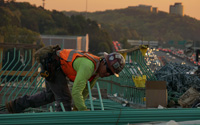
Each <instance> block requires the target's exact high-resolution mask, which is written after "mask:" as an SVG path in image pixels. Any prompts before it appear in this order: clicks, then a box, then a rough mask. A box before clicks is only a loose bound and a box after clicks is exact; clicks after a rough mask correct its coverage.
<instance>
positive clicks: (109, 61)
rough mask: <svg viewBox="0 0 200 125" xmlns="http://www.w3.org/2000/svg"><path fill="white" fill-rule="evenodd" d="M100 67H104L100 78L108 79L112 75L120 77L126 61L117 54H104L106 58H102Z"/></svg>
mask: <svg viewBox="0 0 200 125" xmlns="http://www.w3.org/2000/svg"><path fill="white" fill-rule="evenodd" d="M100 66H101V67H102V68H101V69H100V70H101V71H100V72H99V75H100V77H107V76H110V75H115V76H119V75H118V74H119V73H120V72H121V71H122V69H123V68H124V66H125V59H124V57H123V56H122V55H121V54H120V53H117V52H113V53H110V54H107V53H104V58H102V60H101V64H100Z"/></svg>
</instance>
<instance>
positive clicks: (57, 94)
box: [13, 68, 72, 112]
mask: <svg viewBox="0 0 200 125" xmlns="http://www.w3.org/2000/svg"><path fill="white" fill-rule="evenodd" d="M45 82H46V90H45V91H41V92H39V93H36V94H34V95H31V96H28V95H25V96H22V97H19V98H17V99H16V100H14V101H13V104H14V107H13V108H14V110H15V111H16V112H22V111H23V110H24V109H26V108H29V107H33V108H36V107H39V106H42V105H46V104H48V103H51V102H53V101H56V111H62V109H61V106H60V102H62V103H63V105H64V107H65V110H66V111H71V102H72V97H71V93H70V90H69V87H68V83H69V80H67V79H66V76H65V75H64V73H63V71H62V70H61V68H59V69H57V70H56V71H55V79H54V81H48V80H45Z"/></svg>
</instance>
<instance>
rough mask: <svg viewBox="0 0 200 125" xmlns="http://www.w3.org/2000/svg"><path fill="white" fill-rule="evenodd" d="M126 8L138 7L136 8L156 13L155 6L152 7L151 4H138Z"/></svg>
mask: <svg viewBox="0 0 200 125" xmlns="http://www.w3.org/2000/svg"><path fill="white" fill-rule="evenodd" d="M128 8H134V9H138V10H142V11H147V12H153V13H158V8H157V7H152V6H148V5H142V4H140V5H139V6H129V7H128Z"/></svg>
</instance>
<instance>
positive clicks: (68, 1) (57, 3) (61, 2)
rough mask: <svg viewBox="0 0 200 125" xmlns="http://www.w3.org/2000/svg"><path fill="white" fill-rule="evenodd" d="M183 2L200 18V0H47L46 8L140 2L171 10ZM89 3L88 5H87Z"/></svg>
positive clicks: (113, 6) (187, 12) (105, 6)
mask: <svg viewBox="0 0 200 125" xmlns="http://www.w3.org/2000/svg"><path fill="white" fill-rule="evenodd" d="M16 1H17V2H29V3H31V4H35V5H36V6H42V5H43V0H16ZM176 2H181V3H182V5H183V6H184V14H185V15H188V16H190V17H194V18H196V19H198V20H200V14H199V12H200V0H45V9H48V10H58V11H63V10H66V11H71V10H74V11H79V12H81V11H86V10H87V11H88V12H95V11H105V10H111V9H120V8H127V7H128V6H138V5H139V4H143V5H150V6H152V7H157V8H158V10H160V11H165V12H169V6H170V5H174V3H176ZM86 5H87V7H86Z"/></svg>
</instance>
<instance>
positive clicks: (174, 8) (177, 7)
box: [169, 3, 184, 16]
mask: <svg viewBox="0 0 200 125" xmlns="http://www.w3.org/2000/svg"><path fill="white" fill-rule="evenodd" d="M169 13H171V14H177V15H181V16H184V7H183V5H182V3H175V4H174V5H170V8H169Z"/></svg>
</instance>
